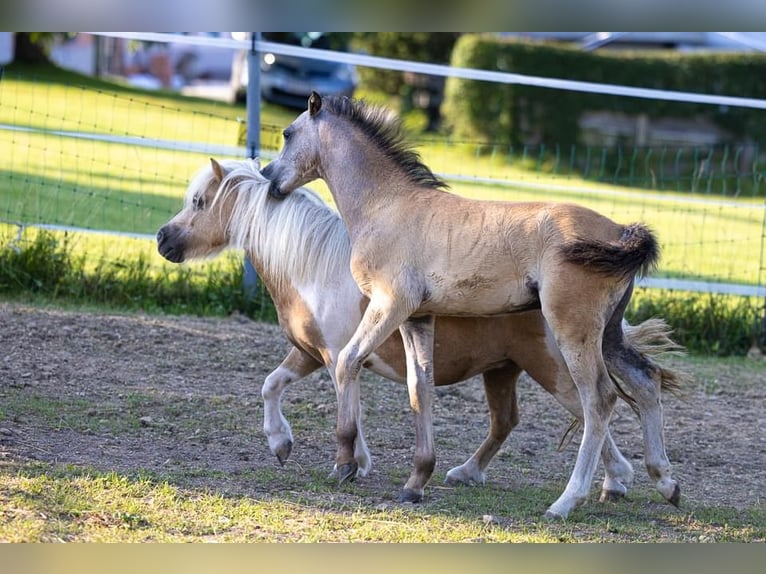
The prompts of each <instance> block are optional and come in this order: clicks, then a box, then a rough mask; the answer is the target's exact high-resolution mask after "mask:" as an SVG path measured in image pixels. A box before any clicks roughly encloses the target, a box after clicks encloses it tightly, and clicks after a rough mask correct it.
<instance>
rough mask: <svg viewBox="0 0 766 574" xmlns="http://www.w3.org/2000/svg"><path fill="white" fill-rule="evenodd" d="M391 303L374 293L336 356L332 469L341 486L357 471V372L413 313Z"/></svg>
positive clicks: (359, 416) (388, 297)
mask: <svg viewBox="0 0 766 574" xmlns="http://www.w3.org/2000/svg"><path fill="white" fill-rule="evenodd" d="M393 303H394V301H393V299H392V298H391V297H390V296H385V295H378V296H376V295H375V294H373V295H372V296H371V297H370V302H369V304H368V305H367V309H365V312H364V315H363V316H362V320H361V322H360V323H359V326H358V327H357V328H356V331H354V334H353V336H352V337H351V339H350V340H349V342H348V343H346V346H345V347H343V349H342V350H341V352H340V354H339V356H338V364H337V366H336V368H335V374H336V381H337V388H336V391H337V393H338V426H337V429H336V436H337V440H338V451H337V455H336V457H335V466H336V469H337V473H338V480H339V482H341V483H343V482H346V481H350V480H353V479H354V477H356V474H357V471H358V469H359V464H358V462H359V461H357V460H356V459H355V453H356V450H357V449H356V446H357V443H358V440H359V436H360V429H361V426H360V419H361V410H362V409H361V400H360V397H359V372H360V371H361V369H362V364H363V363H364V361H365V359H367V357H368V356H369V355H370V354H371V353H372V352H373V351H374V350H375V349H377V348H378V346H379V345H380V344H381V343H382V342H383V341H385V340H386V338H388V337H389V336H390V335H391V333H393V332H394V330H396V328H397V327H398V326H399V325H401V324H402V322H403V321H404V320H405V319H406V318H407V317H408V316H409V314H410V313H411V312H412V311H411V310H410V309H401V308H397V307H395V306H394V304H393Z"/></svg>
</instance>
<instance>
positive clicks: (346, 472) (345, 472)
mask: <svg viewBox="0 0 766 574" xmlns="http://www.w3.org/2000/svg"><path fill="white" fill-rule="evenodd" d="M357 470H359V465H358V464H356V462H347V463H346V464H342V465H340V466H339V467H338V484H343V483H344V482H353V481H354V479H355V478H356V471H357Z"/></svg>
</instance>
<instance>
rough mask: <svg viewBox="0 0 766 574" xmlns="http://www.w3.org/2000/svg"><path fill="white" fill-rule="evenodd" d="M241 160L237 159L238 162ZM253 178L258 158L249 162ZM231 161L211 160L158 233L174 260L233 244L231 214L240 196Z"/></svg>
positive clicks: (257, 175) (162, 247) (256, 175)
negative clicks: (179, 209)
mask: <svg viewBox="0 0 766 574" xmlns="http://www.w3.org/2000/svg"><path fill="white" fill-rule="evenodd" d="M241 163H242V162H236V164H237V165H239V164H241ZM247 163H248V167H249V168H250V169H249V170H248V171H249V172H250V173H249V175H251V176H252V177H253V178H256V179H259V180H261V181H263V182H264V183H266V181H267V180H265V179H264V178H263V176H261V175H260V172H259V171H258V169H259V167H260V166H259V163H258V160H254V161H253V162H247ZM232 166H234V163H232V164H231V166H229V163H228V162H223V163H219V162H217V161H216V160H214V159H212V158H211V160H210V165H209V166H207V167H205V168H203V169H202V170H200V171H199V172H198V173H197V175H196V176H195V177H194V178H193V179H192V180H191V182H190V184H189V187H188V190H187V192H186V198H185V200H184V206H183V209H181V211H179V212H178V213H177V214H176V215H175V217H173V218H172V219H171V220H170V221H169V222H168V223H166V224H165V225H163V226H162V227H161V228H160V230H159V231H158V232H157V249H158V250H159V252H160V254H161V255H162V256H163V257H164V258H165V259H167V260H168V261H172V262H174V263H181V262H182V261H185V260H187V259H196V258H200V257H212V256H215V255H217V254H218V253H220V252H221V251H223V250H224V249H226V248H227V247H229V246H231V245H232V234H231V226H230V222H231V217H232V211H233V209H234V206H235V203H236V197H237V187H238V186H237V183H236V181H234V180H235V179H236V178H234V177H230V175H233V174H230V169H231V167H232Z"/></svg>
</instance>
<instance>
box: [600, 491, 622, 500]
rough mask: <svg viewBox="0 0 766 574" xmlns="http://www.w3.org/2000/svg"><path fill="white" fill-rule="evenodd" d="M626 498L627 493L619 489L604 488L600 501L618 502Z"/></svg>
mask: <svg viewBox="0 0 766 574" xmlns="http://www.w3.org/2000/svg"><path fill="white" fill-rule="evenodd" d="M623 498H625V493H624V492H620V491H619V490H602V491H601V496H600V497H599V499H598V501H599V502H617V501H618V500H622V499H623Z"/></svg>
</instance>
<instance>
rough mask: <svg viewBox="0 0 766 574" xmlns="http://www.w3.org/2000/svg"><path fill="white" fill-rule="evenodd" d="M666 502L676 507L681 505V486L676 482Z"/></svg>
mask: <svg viewBox="0 0 766 574" xmlns="http://www.w3.org/2000/svg"><path fill="white" fill-rule="evenodd" d="M668 502H669V503H670V504H672V505H673V506H675V507H676V508H680V507H681V487H680V486H679V485H678V484H676V487H675V488H674V489H673V494H671V495H670V498H668Z"/></svg>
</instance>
